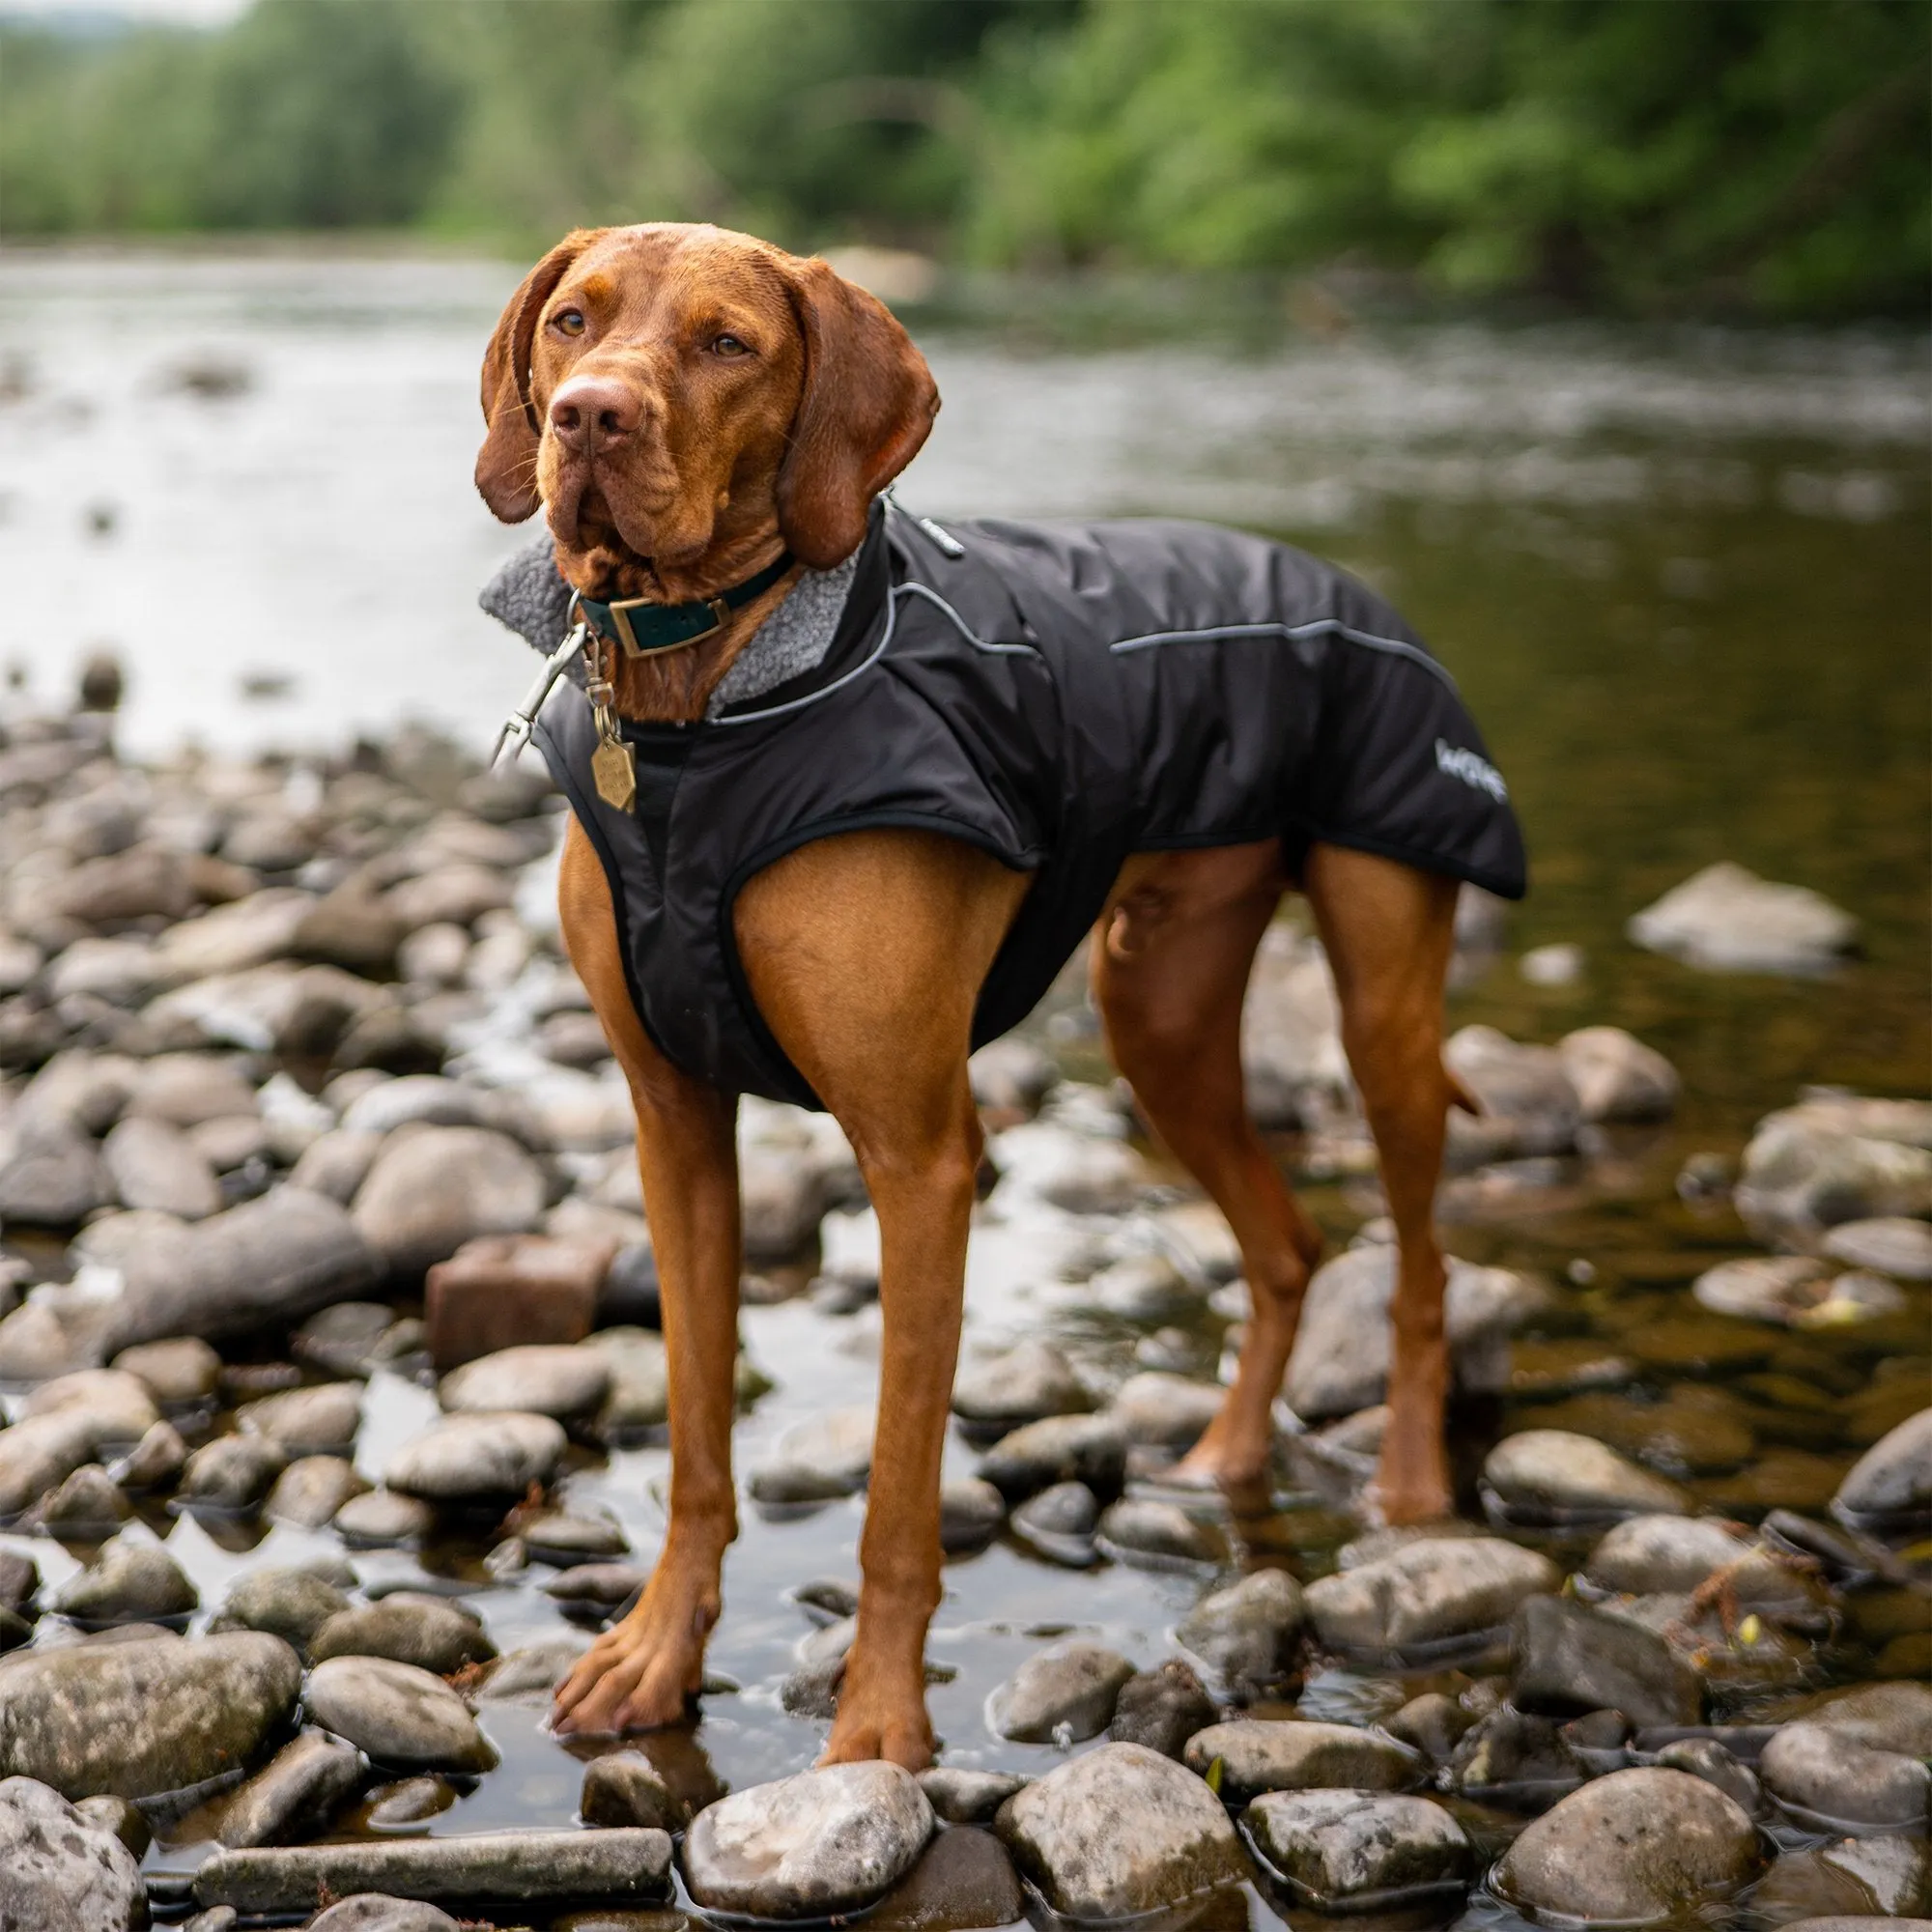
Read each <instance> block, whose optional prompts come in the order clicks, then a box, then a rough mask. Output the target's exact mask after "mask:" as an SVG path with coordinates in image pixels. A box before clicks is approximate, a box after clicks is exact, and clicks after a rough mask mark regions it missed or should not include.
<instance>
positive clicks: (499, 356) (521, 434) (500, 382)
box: [476, 228, 605, 524]
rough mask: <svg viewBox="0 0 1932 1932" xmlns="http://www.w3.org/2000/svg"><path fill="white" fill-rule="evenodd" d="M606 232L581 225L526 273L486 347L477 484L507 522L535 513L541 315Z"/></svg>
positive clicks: (516, 522)
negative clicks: (534, 392)
mask: <svg viewBox="0 0 1932 1932" xmlns="http://www.w3.org/2000/svg"><path fill="white" fill-rule="evenodd" d="M604 233H605V231H604V230H603V229H601V228H579V229H576V230H575V231H573V232H572V233H571V234H569V235H566V236H565V237H564V238H563V240H562V241H559V242H558V243H557V244H556V246H555V247H554V248H553V249H552V250H551V251H550V253H549V254H548V255H546V256H545V257H544V258H543V260H542V261H541V262H539V263H538V264H537V265H536V267H535V268H534V269H532V270H530V271H529V273H528V274H527V275H526V276H525V277H524V280H523V286H522V287H520V288H519V289H518V290H517V292H516V294H515V295H513V296H512V297H511V298H510V300H509V305H508V306H507V307H506V308H505V309H504V310H503V313H502V315H501V316H500V317H499V318H498V319H497V329H496V333H495V334H494V335H492V336H491V338H490V346H489V348H487V349H486V350H485V351H484V352H483V421H484V423H485V425H486V427H485V430H484V433H483V447H482V448H481V449H480V450H478V451H477V452H476V488H477V490H478V491H479V493H480V494H481V495H482V497H483V500H484V501H485V502H486V503H488V504H489V506H490V508H491V510H492V512H493V513H494V514H495V515H496V516H497V518H499V519H500V520H501V521H502V522H503V523H506V524H521V523H522V522H523V521H524V519H525V518H526V517H528V516H531V515H534V513H535V512H536V509H537V507H538V502H539V498H538V497H537V443H538V441H539V440H540V439H541V436H542V430H543V425H542V424H541V423H539V422H538V421H537V415H536V411H535V410H534V409H533V408H532V407H531V404H530V350H531V346H532V345H533V344H534V342H535V341H536V333H537V318H538V317H539V316H540V315H541V314H542V313H543V305H544V303H545V302H547V301H549V299H550V298H551V297H552V296H553V295H554V294H555V293H556V285H557V283H559V282H560V281H562V280H563V277H564V275H565V273H566V271H567V270H569V268H570V265H571V264H572V263H573V262H574V261H576V260H577V258H578V257H579V256H580V255H581V254H582V253H583V251H584V250H585V249H586V248H587V247H589V246H590V244H591V243H592V242H593V241H596V240H597V239H598V238H599V237H600V236H601V235H603V234H604Z"/></svg>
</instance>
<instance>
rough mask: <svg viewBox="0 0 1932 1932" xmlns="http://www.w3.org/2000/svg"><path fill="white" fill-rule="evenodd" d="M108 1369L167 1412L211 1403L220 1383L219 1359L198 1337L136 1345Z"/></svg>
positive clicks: (189, 1336) (116, 1359)
mask: <svg viewBox="0 0 1932 1932" xmlns="http://www.w3.org/2000/svg"><path fill="white" fill-rule="evenodd" d="M109 1366H110V1367H112V1368H115V1369H118V1370H120V1372H121V1373H122V1374H123V1375H128V1376H132V1377H133V1378H135V1380H137V1381H138V1382H140V1383H141V1385H142V1386H143V1387H144V1388H146V1389H147V1391H148V1393H149V1394H150V1395H151V1396H152V1397H153V1398H154V1399H155V1401H156V1402H157V1403H160V1404H162V1405H163V1406H165V1407H168V1408H194V1407H198V1406H200V1405H202V1404H203V1403H206V1402H209V1401H212V1400H213V1395H214V1391H215V1386H216V1384H217V1383H218V1382H219V1381H220V1379H221V1357H220V1356H219V1355H217V1354H216V1353H215V1352H214V1350H213V1349H211V1348H210V1347H209V1346H208V1344H207V1343H206V1342H204V1341H203V1340H202V1339H201V1338H200V1336H198V1335H177V1336H175V1337H173V1338H172V1339H171V1340H169V1341H166V1342H141V1343H137V1344H136V1345H135V1346H134V1347H133V1348H131V1349H123V1350H121V1352H120V1353H119V1354H118V1355H116V1356H115V1357H114V1360H113V1362H112V1363H111V1364H110V1365H109Z"/></svg>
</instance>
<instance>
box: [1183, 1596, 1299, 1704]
mask: <svg viewBox="0 0 1932 1932" xmlns="http://www.w3.org/2000/svg"><path fill="white" fill-rule="evenodd" d="M1306 1616H1307V1610H1306V1608H1305V1606H1304V1605H1303V1603H1302V1596H1301V1590H1300V1587H1299V1585H1297V1584H1296V1582H1295V1580H1294V1578H1293V1577H1291V1576H1289V1574H1288V1573H1287V1572H1286V1571H1285V1570H1257V1571H1256V1572H1255V1574H1254V1575H1253V1576H1252V1577H1242V1579H1241V1580H1240V1581H1239V1582H1238V1583H1235V1584H1232V1585H1230V1586H1229V1587H1228V1588H1227V1589H1225V1590H1216V1591H1215V1592H1214V1593H1213V1594H1212V1595H1211V1596H1208V1597H1204V1598H1203V1599H1202V1600H1201V1602H1200V1603H1198V1604H1197V1605H1195V1606H1194V1608H1193V1609H1191V1610H1190V1611H1189V1612H1188V1613H1187V1615H1186V1616H1185V1617H1183V1618H1182V1619H1181V1621H1180V1624H1179V1627H1178V1628H1177V1629H1176V1631H1175V1633H1174V1634H1175V1640H1176V1641H1177V1642H1178V1643H1179V1645H1180V1647H1181V1648H1182V1649H1183V1650H1185V1651H1186V1652H1187V1653H1188V1654H1189V1655H1190V1656H1191V1657H1196V1658H1198V1659H1199V1660H1200V1661H1201V1662H1203V1663H1204V1664H1206V1665H1207V1666H1208V1670H1209V1672H1210V1673H1211V1674H1212V1675H1213V1677H1214V1678H1215V1679H1216V1680H1217V1682H1218V1683H1219V1684H1220V1685H1221V1686H1222V1688H1223V1689H1224V1690H1226V1692H1227V1694H1228V1695H1229V1696H1230V1697H1231V1698H1233V1699H1234V1700H1235V1701H1236V1703H1250V1702H1252V1701H1253V1700H1254V1699H1255V1698H1257V1697H1260V1696H1263V1695H1264V1694H1265V1693H1266V1692H1267V1691H1268V1690H1272V1689H1274V1688H1276V1687H1278V1686H1279V1685H1281V1684H1283V1683H1284V1682H1286V1681H1287V1679H1288V1678H1289V1677H1290V1676H1291V1675H1292V1674H1293V1668H1294V1661H1295V1654H1296V1650H1297V1648H1298V1645H1299V1640H1300V1636H1301V1628H1302V1624H1303V1622H1304V1620H1305V1618H1306Z"/></svg>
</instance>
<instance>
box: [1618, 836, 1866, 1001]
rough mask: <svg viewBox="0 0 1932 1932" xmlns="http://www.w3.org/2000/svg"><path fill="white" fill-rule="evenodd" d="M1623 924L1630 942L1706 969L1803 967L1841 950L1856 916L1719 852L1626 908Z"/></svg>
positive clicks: (1854, 929)
mask: <svg viewBox="0 0 1932 1932" xmlns="http://www.w3.org/2000/svg"><path fill="white" fill-rule="evenodd" d="M1626 930H1627V931H1628V933H1629V934H1630V937H1631V939H1632V941H1633V942H1634V944H1635V945H1638V946H1642V947H1645V948H1647V949H1648V950H1649V951H1650V952H1664V953H1668V954H1669V955H1670V956H1671V957H1672V958H1676V959H1682V960H1683V961H1685V963H1686V964H1688V965H1691V966H1702V967H1704V968H1706V969H1707V970H1710V971H1713V972H1729V973H1792V974H1807V973H1817V972H1822V971H1823V970H1824V969H1826V968H1827V967H1830V966H1833V965H1835V964H1836V963H1837V962H1838V961H1839V960H1840V959H1841V958H1843V957H1844V955H1845V954H1846V953H1847V952H1849V951H1850V950H1851V948H1852V947H1853V945H1854V944H1855V943H1856V942H1857V940H1858V936H1859V923H1858V921H1857V920H1856V919H1854V918H1853V917H1852V916H1851V914H1850V913H1848V912H1844V911H1841V910H1840V909H1839V908H1838V907H1837V906H1834V905H1833V903H1832V902H1831V900H1830V899H1828V898H1826V897H1824V896H1823V895H1822V894H1819V893H1814V892H1812V891H1811V890H1810V889H1809V887H1806V886H1784V885H1777V884H1775V883H1773V882H1772V881H1771V880H1769V879H1761V878H1759V877H1758V876H1757V874H1756V873H1755V872H1752V871H1749V870H1747V868H1746V867H1743V866H1739V865H1734V864H1733V863H1731V862H1730V861H1729V860H1720V861H1719V863H1718V864H1717V865H1715V866H1706V867H1704V869H1703V870H1702V871H1701V872H1696V873H1693V874H1692V875H1691V876H1690V878H1688V879H1686V880H1685V881H1684V883H1683V884H1682V885H1680V886H1673V887H1672V888H1671V889H1670V891H1669V892H1667V893H1665V894H1664V895H1663V896H1662V898H1661V899H1659V900H1657V901H1656V903H1655V904H1652V905H1648V906H1646V907H1645V908H1644V909H1643V910H1642V911H1641V912H1640V913H1636V914H1634V915H1633V917H1632V918H1631V921H1630V923H1629V925H1628V926H1627V927H1626Z"/></svg>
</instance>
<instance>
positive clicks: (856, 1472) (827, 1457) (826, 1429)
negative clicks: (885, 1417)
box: [751, 1406, 875, 1503]
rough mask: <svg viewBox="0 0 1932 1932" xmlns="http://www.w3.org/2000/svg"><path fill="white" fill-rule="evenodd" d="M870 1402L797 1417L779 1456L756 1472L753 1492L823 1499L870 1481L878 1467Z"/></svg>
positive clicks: (761, 1497)
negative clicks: (802, 1419) (874, 1461)
mask: <svg viewBox="0 0 1932 1932" xmlns="http://www.w3.org/2000/svg"><path fill="white" fill-rule="evenodd" d="M874 1427H875V1423H874V1418H873V1414H872V1411H871V1409H870V1408H869V1407H863V1406H862V1407H853V1408H840V1409H834V1410H832V1411H831V1412H829V1413H828V1414H825V1415H815V1416H813V1417H811V1418H810V1420H809V1421H806V1422H800V1423H795V1424H794V1425H793V1426H792V1427H791V1428H789V1429H787V1430H786V1431H785V1432H784V1434H783V1435H781V1436H780V1437H779V1439H778V1442H777V1444H776V1445H775V1448H774V1451H773V1460H772V1461H771V1462H770V1463H767V1464H766V1465H765V1466H764V1467H763V1468H761V1469H756V1470H754V1471H753V1474H752V1479H751V1491H752V1494H753V1497H754V1498H755V1499H756V1500H757V1501H759V1502H765V1503H800V1502H823V1501H827V1500H829V1499H830V1498H832V1497H835V1496H843V1495H850V1494H851V1493H852V1492H854V1491H855V1490H860V1489H863V1488H864V1487H865V1484H866V1478H867V1476H868V1475H869V1474H870V1473H871V1468H872V1433H873V1429H874Z"/></svg>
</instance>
